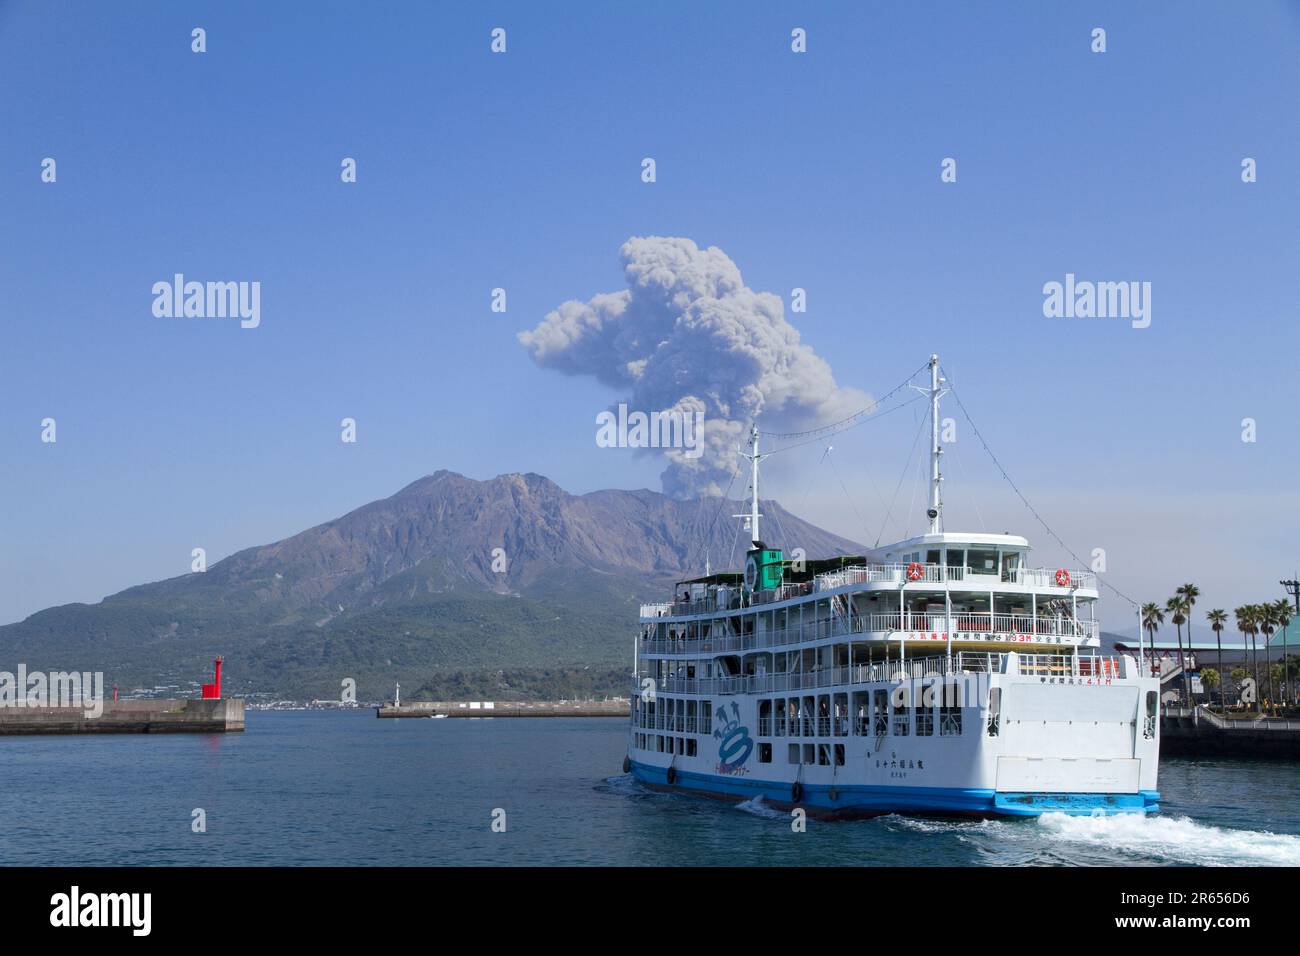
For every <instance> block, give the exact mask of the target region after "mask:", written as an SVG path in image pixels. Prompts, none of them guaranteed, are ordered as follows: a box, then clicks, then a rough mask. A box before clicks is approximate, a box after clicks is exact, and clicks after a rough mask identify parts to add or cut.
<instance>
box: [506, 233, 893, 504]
mask: <svg viewBox="0 0 1300 956" xmlns="http://www.w3.org/2000/svg"><path fill="white" fill-rule="evenodd" d="M619 255H620V257H621V258H622V260H623V274H624V276H625V277H626V280H627V288H626V289H622V290H619V291H617V292H605V293H599V294H597V295H594V296H592V297H591V298H590V299H588V300H587V301H586V302H580V301H578V300H576V299H572V300H569V301H568V302H564V303H561V304H560V305H559V306H558V307H557V308H556V309H554V310H553V311H552V312H550V313H549V314H547V316H546V318H545V319H544V320H543V321H542V322H541V323H539V324H538V326H537V327H536V328H534V329H532V330H531V331H527V332H521V333H519V341H520V342H521V343H522V344H523V346H524V347H525V348H526V349H528V352H529V354H530V355H531V356H532V358H533V361H535V362H536V363H537V364H538V365H540V366H542V367H543V368H550V369H555V370H556V371H559V372H563V373H564V374H566V375H590V376H592V377H593V378H595V379H596V380H597V381H599V382H601V383H603V384H605V385H608V386H610V387H612V388H615V389H618V390H620V391H621V392H623V393H625V394H626V395H627V402H628V404H629V406H631V407H633V408H637V409H641V410H643V411H646V412H650V411H662V410H669V409H677V410H682V411H684V410H692V411H696V412H703V414H704V418H705V426H704V436H703V447H704V450H703V453H702V454H699V455H698V457H688V456H687V455H686V454H684V452H683V451H682V450H681V449H668V450H665V451H664V452H663V454H664V457H665V458H667V459H668V467H667V468H666V469H665V470H664V471H663V473H662V474H661V475H660V478H661V479H662V481H663V490H664V492H665V493H666V494H668V495H670V496H672V497H674V498H692V497H696V496H699V495H721V494H722V493H723V492H724V491H725V490H726V488H727V486H728V484H729V483H730V481H731V479H732V477H733V476H734V475H735V474H737V471H738V468H739V459H738V458H737V455H736V446H737V445H738V444H743V443H744V442H745V440H746V432H747V430H748V427H749V423H750V422H751V421H752V420H753V419H754V418H755V416H759V415H761V416H762V417H761V419H759V422H760V424H759V427H760V428H765V429H767V430H792V429H801V428H815V427H818V426H820V425H825V424H827V423H829V422H832V421H836V420H838V419H840V418H843V417H845V416H847V415H850V414H852V413H853V412H856V411H858V410H859V409H861V408H863V407H865V406H866V405H868V404H869V403H870V401H871V399H870V397H869V396H868V395H867V394H865V393H864V392H860V391H858V390H857V389H852V388H841V387H840V386H839V385H837V384H836V382H835V376H834V375H833V374H832V372H831V368H830V366H829V365H828V364H827V363H826V361H825V360H824V359H822V358H821V357H820V356H818V355H817V354H816V353H815V352H814V351H813V350H812V348H811V347H809V346H807V345H804V344H803V343H802V342H800V341H799V332H798V330H797V329H795V328H794V326H792V325H791V324H790V323H789V322H787V321H786V319H785V308H784V304H783V302H782V300H781V298H780V297H779V296H777V295H775V294H773V293H771V292H755V291H754V290H753V289H750V288H748V287H747V286H746V285H745V284H744V282H743V281H742V280H741V277H740V270H739V269H738V268H737V267H736V264H735V263H734V262H732V261H731V259H730V258H728V257H727V255H726V253H724V252H723V251H722V250H721V249H719V248H717V247H716V246H710V247H709V248H707V249H701V248H699V247H698V246H697V245H696V244H695V243H694V242H692V241H691V240H690V239H683V238H672V237H666V236H644V237H633V238H631V239H629V240H628V241H627V242H625V243H624V244H623V247H622V248H621V249H620V250H619Z"/></svg>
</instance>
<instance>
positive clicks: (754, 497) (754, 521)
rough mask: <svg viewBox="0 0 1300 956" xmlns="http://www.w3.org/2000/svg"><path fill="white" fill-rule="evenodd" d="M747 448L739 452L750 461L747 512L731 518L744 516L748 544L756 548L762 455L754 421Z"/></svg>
mask: <svg viewBox="0 0 1300 956" xmlns="http://www.w3.org/2000/svg"><path fill="white" fill-rule="evenodd" d="M749 448H750V452H749V454H748V455H746V454H745V453H744V452H740V456H741V457H742V458H748V459H749V461H750V469H751V471H750V478H749V488H750V499H749V514H747V515H732V517H733V518H745V519H746V520H747V521H748V522H749V539H750V546H751V547H754V548H757V547H758V546H759V544H760V543H761V539H760V538H759V535H758V519H759V518H761V517H762V515H760V514H759V513H758V463H759V462H760V461H762V460H763V456H762V455H760V454H759V453H758V423H757V422H755V423H754V424H753V426H751V428H750V430H749Z"/></svg>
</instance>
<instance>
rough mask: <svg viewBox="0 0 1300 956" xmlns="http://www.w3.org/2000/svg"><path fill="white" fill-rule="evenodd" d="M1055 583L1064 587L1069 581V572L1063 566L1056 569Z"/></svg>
mask: <svg viewBox="0 0 1300 956" xmlns="http://www.w3.org/2000/svg"><path fill="white" fill-rule="evenodd" d="M1056 583H1057V586H1058V587H1066V586H1068V585H1069V583H1070V572H1069V571H1067V570H1065V568H1057V569H1056Z"/></svg>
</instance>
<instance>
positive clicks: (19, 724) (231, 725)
mask: <svg viewBox="0 0 1300 956" xmlns="http://www.w3.org/2000/svg"><path fill="white" fill-rule="evenodd" d="M103 708H104V710H103V713H101V714H100V715H99V716H90V717H88V716H86V711H85V709H83V708H81V707H0V736H5V735H11V734H169V733H190V734H209V733H229V732H237V731H242V730H243V729H244V701H243V698H227V699H222V700H118V701H111V700H110V701H105V702H104V704H103Z"/></svg>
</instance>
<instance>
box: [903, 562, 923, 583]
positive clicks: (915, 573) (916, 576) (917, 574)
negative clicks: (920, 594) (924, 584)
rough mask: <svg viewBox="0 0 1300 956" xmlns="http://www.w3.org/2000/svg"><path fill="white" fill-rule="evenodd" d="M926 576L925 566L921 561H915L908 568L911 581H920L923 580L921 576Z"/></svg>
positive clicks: (908, 578) (908, 576)
mask: <svg viewBox="0 0 1300 956" xmlns="http://www.w3.org/2000/svg"><path fill="white" fill-rule="evenodd" d="M924 574H925V565H923V564H921V563H920V562H919V561H913V562H912V563H911V564H909V565H908V566H907V580H909V581H919V580H921V576H922V575H924Z"/></svg>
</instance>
